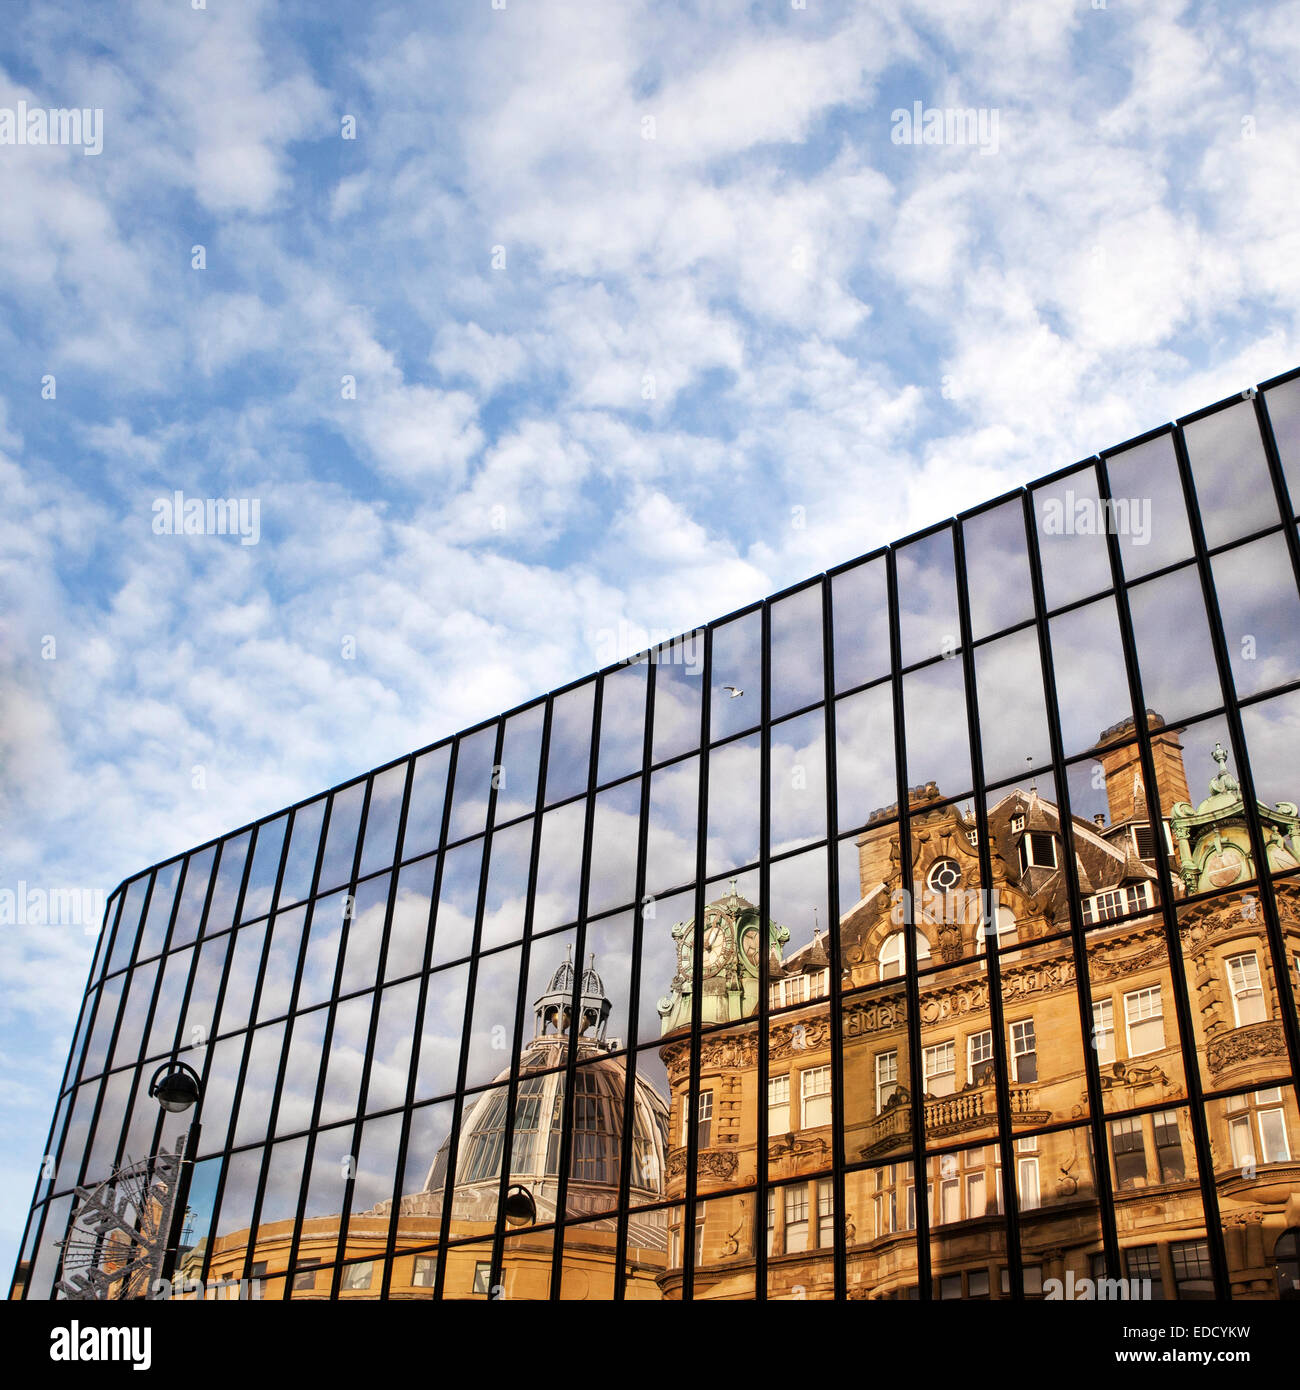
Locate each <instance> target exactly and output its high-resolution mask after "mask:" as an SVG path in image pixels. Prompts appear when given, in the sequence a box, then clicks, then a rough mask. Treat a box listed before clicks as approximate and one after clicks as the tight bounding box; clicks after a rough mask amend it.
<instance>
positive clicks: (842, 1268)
mask: <svg viewBox="0 0 1300 1390" xmlns="http://www.w3.org/2000/svg"><path fill="white" fill-rule="evenodd" d="M833 588H834V585H832V584H831V583H830V581H829V580H825V579H824V580H823V581H822V686H823V689H824V691H825V707H826V708H825V714H826V717H825V733H824V735H823V737H824V740H825V745H826V914H827V916H828V917H829V918H830V920H829V922H828V923H827V937H828V942H829V949H828V951H827V956H828V960H829V966H828V971H829V978H828V984H829V988H828V989H827V991H826V997H827V999H828V1000H829V1008H830V1040H831V1120H832V1123H831V1189H832V1193H833V1196H832V1198H831V1210H832V1218H831V1219H832V1226H833V1229H834V1247H833V1257H832V1264H833V1267H834V1287H833V1296H834V1298H835V1299H836V1300H837V1301H838V1300H842V1299H844V1298H846V1297H847V1296H848V1249H847V1238H846V1226H845V1220H844V1212H845V1206H844V1203H845V1195H844V1164H845V1152H844V1126H845V1113H844V1017H843V1012H842V1009H843V1004H842V1001H841V994H842V992H843V983H844V982H843V977H842V976H841V973H840V971H841V963H840V841H839V833H840V830H839V826H840V822H839V778H838V763H837V758H836V754H837V747H836V742H835V614H834V611H833V608H832V590H833ZM766 1099H767V1098H766V1097H765V1096H760V1097H759V1101H760V1105H762V1103H763V1102H765V1101H766ZM762 1108H766V1107H765V1106H762ZM755 1219H756V1221H757V1222H758V1223H759V1224H758V1227H757V1230H756V1231H755V1240H759V1239H760V1238H761V1237H764V1231H763V1225H762V1223H763V1222H765V1221H766V1219H767V1213H766V1210H764V1211H763V1212H761V1213H757V1212H756V1213H755ZM819 1238H820V1233H819ZM762 1244H763V1245H764V1247H766V1244H767V1241H766V1239H765V1238H763V1239H762Z"/></svg>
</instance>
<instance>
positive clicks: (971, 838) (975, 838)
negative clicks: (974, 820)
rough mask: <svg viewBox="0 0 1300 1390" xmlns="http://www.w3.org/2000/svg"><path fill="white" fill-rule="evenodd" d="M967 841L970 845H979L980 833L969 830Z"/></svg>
mask: <svg viewBox="0 0 1300 1390" xmlns="http://www.w3.org/2000/svg"><path fill="white" fill-rule="evenodd" d="M966 839H967V842H968V843H970V844H972V845H978V844H979V842H980V833H979V831H978V830H968V831H967V832H966Z"/></svg>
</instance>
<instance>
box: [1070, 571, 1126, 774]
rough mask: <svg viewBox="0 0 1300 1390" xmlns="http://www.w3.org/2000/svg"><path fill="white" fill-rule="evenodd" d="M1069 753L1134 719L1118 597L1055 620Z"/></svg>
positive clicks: (1079, 609) (1084, 607) (1104, 600)
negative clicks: (1120, 630)
mask: <svg viewBox="0 0 1300 1390" xmlns="http://www.w3.org/2000/svg"><path fill="white" fill-rule="evenodd" d="M1050 633H1051V640H1052V663H1053V667H1054V669H1055V675H1056V699H1057V706H1058V708H1059V710H1060V716H1061V741H1062V744H1063V745H1064V751H1065V756H1066V757H1067V758H1068V757H1070V756H1072V755H1073V754H1075V753H1082V752H1083V751H1084V750H1085V749H1087V748H1091V747H1092V746H1093V745H1094V744H1095V743H1096V742H1097V740H1098V738H1099V737H1100V736H1101V733H1102V731H1103V730H1105V729H1110V728H1112V727H1113V726H1114V725H1116V724H1119V723H1120V722H1122V721H1123V720H1126V719H1129V720H1131V719H1132V718H1133V706H1132V704H1131V703H1130V701H1129V693H1128V673H1127V671H1126V670H1125V667H1124V649H1123V647H1122V646H1121V644H1120V636H1119V618H1118V615H1117V614H1116V612H1115V600H1114V599H1112V598H1104V599H1099V600H1098V601H1097V602H1096V603H1089V604H1085V605H1084V606H1083V607H1082V608H1076V609H1074V610H1073V611H1072V612H1070V613H1063V614H1061V615H1060V616H1059V617H1056V618H1053V619H1052V620H1051V623H1050Z"/></svg>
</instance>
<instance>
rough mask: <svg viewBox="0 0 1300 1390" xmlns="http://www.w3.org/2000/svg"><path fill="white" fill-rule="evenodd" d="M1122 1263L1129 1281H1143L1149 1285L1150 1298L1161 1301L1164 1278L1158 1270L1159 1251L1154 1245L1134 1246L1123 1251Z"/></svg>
mask: <svg viewBox="0 0 1300 1390" xmlns="http://www.w3.org/2000/svg"><path fill="white" fill-rule="evenodd" d="M1124 1261H1125V1263H1126V1265H1127V1266H1128V1276H1129V1278H1130V1279H1145V1280H1148V1281H1149V1282H1150V1284H1151V1296H1152V1297H1153V1298H1156V1299H1163V1298H1164V1296H1165V1277H1164V1274H1163V1272H1162V1271H1161V1268H1160V1250H1159V1247H1158V1246H1155V1245H1135V1246H1133V1247H1132V1249H1129V1250H1125V1252H1124Z"/></svg>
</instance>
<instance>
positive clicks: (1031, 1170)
mask: <svg viewBox="0 0 1300 1390" xmlns="http://www.w3.org/2000/svg"><path fill="white" fill-rule="evenodd" d="M1016 1195H1017V1197H1018V1198H1019V1200H1020V1210H1021V1211H1035V1210H1037V1208H1038V1207H1039V1206H1040V1205H1041V1204H1042V1198H1041V1195H1040V1193H1039V1189H1038V1159H1037V1158H1018V1159H1016ZM1027 1273H1028V1271H1027V1270H1026V1274H1027ZM1025 1292H1026V1293H1028V1292H1029V1286H1028V1281H1027V1280H1026V1285H1025Z"/></svg>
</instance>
